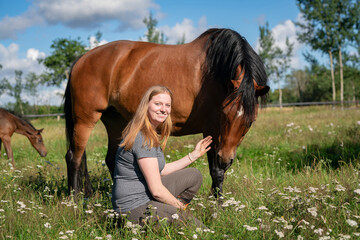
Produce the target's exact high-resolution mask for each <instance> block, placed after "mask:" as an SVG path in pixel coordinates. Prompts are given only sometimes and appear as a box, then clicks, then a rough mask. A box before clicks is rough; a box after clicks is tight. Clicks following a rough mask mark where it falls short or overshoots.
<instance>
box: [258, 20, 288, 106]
mask: <svg viewBox="0 0 360 240" xmlns="http://www.w3.org/2000/svg"><path fill="white" fill-rule="evenodd" d="M259 30H260V40H259V42H260V49H259V56H260V58H261V59H262V60H263V62H264V64H265V67H266V71H267V74H268V76H269V78H270V79H272V80H273V81H274V83H277V84H278V101H279V104H280V107H282V100H283V99H282V89H281V86H280V83H281V81H284V80H285V79H286V77H287V75H288V71H289V68H290V61H291V56H292V51H293V46H294V44H293V43H290V41H289V39H288V38H286V49H285V50H284V51H283V50H281V49H280V48H279V47H277V46H275V40H274V37H273V36H272V33H271V31H270V29H269V23H268V22H266V24H265V26H260V27H259Z"/></svg>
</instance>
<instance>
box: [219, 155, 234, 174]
mask: <svg viewBox="0 0 360 240" xmlns="http://www.w3.org/2000/svg"><path fill="white" fill-rule="evenodd" d="M217 161H218V163H219V167H220V168H221V169H223V170H224V171H226V170H228V168H229V167H230V166H231V165H232V163H233V161H234V158H229V159H224V158H222V157H221V156H220V155H219V154H218V155H217Z"/></svg>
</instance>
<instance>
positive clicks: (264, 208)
mask: <svg viewBox="0 0 360 240" xmlns="http://www.w3.org/2000/svg"><path fill="white" fill-rule="evenodd" d="M258 209H259V210H268V209H267V207H265V206H261V207H259V208H258Z"/></svg>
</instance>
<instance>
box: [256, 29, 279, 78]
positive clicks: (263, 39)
mask: <svg viewBox="0 0 360 240" xmlns="http://www.w3.org/2000/svg"><path fill="white" fill-rule="evenodd" d="M259 30H260V39H259V44H260V48H259V56H260V58H261V59H262V60H263V62H264V65H265V68H266V73H267V75H268V76H269V78H270V77H271V76H272V75H273V74H274V73H275V71H276V66H275V58H276V56H277V55H278V54H279V53H280V52H281V50H280V48H279V47H276V46H275V39H274V37H273V36H272V33H271V31H270V30H269V23H268V22H266V24H265V26H260V27H259Z"/></svg>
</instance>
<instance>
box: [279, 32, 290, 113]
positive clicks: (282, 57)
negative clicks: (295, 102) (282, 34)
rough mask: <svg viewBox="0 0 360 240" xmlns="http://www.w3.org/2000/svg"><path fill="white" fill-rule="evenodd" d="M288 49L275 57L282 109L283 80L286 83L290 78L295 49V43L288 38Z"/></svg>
mask: <svg viewBox="0 0 360 240" xmlns="http://www.w3.org/2000/svg"><path fill="white" fill-rule="evenodd" d="M285 44H286V48H285V49H284V51H282V50H280V51H279V52H278V54H277V55H276V56H275V63H276V68H275V73H276V78H277V82H278V89H279V105H280V108H282V91H281V85H280V82H281V80H284V81H286V78H287V76H288V71H289V68H290V63H291V57H292V51H293V49H294V43H290V41H289V38H286V42H285Z"/></svg>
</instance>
